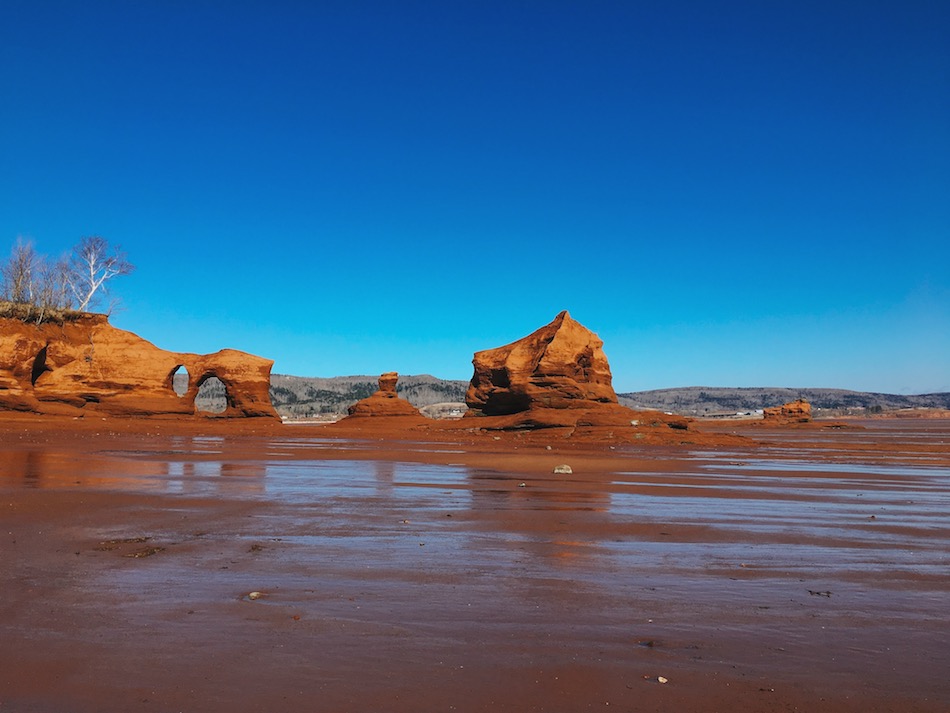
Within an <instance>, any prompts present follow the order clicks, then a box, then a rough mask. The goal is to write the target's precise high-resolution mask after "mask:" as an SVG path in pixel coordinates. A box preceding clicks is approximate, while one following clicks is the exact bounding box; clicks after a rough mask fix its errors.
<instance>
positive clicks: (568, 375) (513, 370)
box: [465, 311, 689, 429]
mask: <svg viewBox="0 0 950 713" xmlns="http://www.w3.org/2000/svg"><path fill="white" fill-rule="evenodd" d="M603 346H604V343H603V342H602V341H601V340H600V338H599V337H598V336H597V335H596V334H594V333H593V332H592V331H590V330H589V329H587V328H586V327H585V326H584V325H582V324H580V323H579V322H577V321H575V320H573V319H571V316H570V315H569V314H568V313H567V312H566V311H565V312H561V313H560V314H559V315H558V316H557V317H555V318H554V321H553V322H551V323H550V324H547V325H545V326H543V327H541V328H540V329H538V330H537V331H535V332H532V333H531V334H529V335H528V336H527V337H524V338H522V339H519V340H518V341H516V342H512V343H511V344H507V345H505V346H503V347H498V348H496V349H486V350H484V351H480V352H477V353H476V354H475V357H474V359H473V360H472V364H473V365H474V367H475V373H474V375H473V376H472V381H471V383H470V384H469V387H468V391H467V393H466V395H465V403H466V404H467V405H468V407H469V412H468V414H467V416H468V417H470V418H472V417H474V418H477V419H478V422H479V424H480V425H481V426H482V427H484V428H501V429H525V428H556V427H577V426H592V427H602V426H603V427H618V428H624V429H630V428H639V429H644V428H655V427H663V428H665V427H670V428H676V429H686V428H688V424H689V421H688V419H685V418H681V417H678V416H670V415H668V414H663V413H660V412H657V411H650V412H639V411H634V410H632V409H629V408H626V407H625V406H621V405H620V404H618V403H617V394H616V393H614V389H613V385H612V383H611V381H612V379H611V374H610V365H609V364H608V363H607V357H606V356H605V354H604V350H603ZM478 417H480V418H478Z"/></svg>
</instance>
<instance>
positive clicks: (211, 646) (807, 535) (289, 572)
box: [0, 415, 950, 713]
mask: <svg viewBox="0 0 950 713" xmlns="http://www.w3.org/2000/svg"><path fill="white" fill-rule="evenodd" d="M848 425H849V426H854V427H850V428H841V429H830V428H822V427H821V426H820V425H813V427H809V428H792V427H789V428H770V429H763V428H756V427H754V426H752V425H750V424H741V423H716V424H703V425H701V428H703V429H705V430H713V431H716V432H719V433H722V434H731V433H733V432H734V433H736V434H737V435H739V436H744V437H745V439H746V440H741V439H734V440H732V441H730V440H729V439H726V438H724V439H723V445H719V446H710V445H706V446H677V447H647V446H637V445H629V444H627V445H624V444H614V445H611V444H609V443H607V442H606V441H603V442H602V441H596V442H595V441H593V440H590V441H584V440H583V439H582V440H570V439H565V438H564V437H563V436H562V435H559V434H558V433H556V432H551V433H549V434H533V435H531V436H526V435H524V434H520V435H519V434H513V433H500V434H490V433H472V432H469V431H464V430H451V429H439V428H432V429H430V430H412V429H408V430H407V429H400V428H395V427H394V428H390V429H388V430H387V429H386V428H380V427H378V426H377V425H376V424H373V425H372V427H370V426H368V425H364V426H360V427H357V426H351V427H347V426H345V425H343V426H336V427H327V426H313V425H311V426H305V425H301V426H289V425H283V426H282V425H279V424H268V423H263V422H261V423H234V422H219V421H195V422H177V421H135V420H125V421H121V420H118V419H108V420H98V419H96V420H93V419H82V420H73V419H55V418H51V417H35V416H27V415H22V416H16V415H4V416H3V417H2V418H0V574H2V582H3V584H2V587H3V596H2V597H0V639H2V646H0V711H17V712H21V711H28V712H44V713H46V712H62V711H70V712H75V713H87V712H92V711H97V712H103V711H109V712H111V711H156V712H157V711H162V712H164V711H206V712H217V711H228V712H229V713H243V712H245V711H246V712H251V711H275V710H283V711H396V712H398V711H489V710H491V711H565V712H567V711H587V710H606V711H616V710H620V711H699V712H703V711H725V710H738V711H795V710H797V711H809V712H821V711H828V712H829V713H830V712H831V711H836V712H837V711H855V712H856V711H862V712H866V711H920V712H931V711H932V712H934V713H937V712H941V713H942V712H945V711H947V710H950V682H948V677H947V671H948V670H950V644H948V642H950V614H948V612H950V421H948V420H939V419H934V420H926V421H923V420H914V421H910V420H907V421H904V420H896V419H895V420H879V421H862V422H849V423H848ZM560 464H568V465H570V466H571V468H572V470H573V473H571V474H569V475H555V474H554V473H553V472H552V471H553V469H554V466H556V465H560ZM661 679H662V680H663V681H665V682H661Z"/></svg>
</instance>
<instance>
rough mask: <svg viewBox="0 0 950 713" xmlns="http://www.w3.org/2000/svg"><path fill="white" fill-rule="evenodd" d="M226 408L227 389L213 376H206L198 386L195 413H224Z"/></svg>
mask: <svg viewBox="0 0 950 713" xmlns="http://www.w3.org/2000/svg"><path fill="white" fill-rule="evenodd" d="M227 408H228V389H227V387H226V386H225V385H224V382H223V381H221V379H219V378H218V377H216V376H215V375H214V374H208V375H207V376H205V377H204V378H203V379H202V380H201V382H199V384H198V395H197V396H196V397H195V411H198V412H201V413H224V412H225V411H226V410H227Z"/></svg>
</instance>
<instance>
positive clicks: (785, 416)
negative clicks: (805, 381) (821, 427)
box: [762, 399, 811, 423]
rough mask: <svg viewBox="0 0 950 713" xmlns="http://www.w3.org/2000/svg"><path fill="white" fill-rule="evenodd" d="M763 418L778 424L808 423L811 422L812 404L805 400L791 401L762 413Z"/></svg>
mask: <svg viewBox="0 0 950 713" xmlns="http://www.w3.org/2000/svg"><path fill="white" fill-rule="evenodd" d="M762 418H763V419H765V420H766V421H772V422H777V423H807V422H808V421H811V404H810V403H808V402H807V401H805V399H797V400H796V401H790V402H788V403H787V404H782V405H781V406H773V407H771V408H767V409H764V410H763V411H762Z"/></svg>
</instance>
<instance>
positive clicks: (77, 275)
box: [68, 235, 135, 312]
mask: <svg viewBox="0 0 950 713" xmlns="http://www.w3.org/2000/svg"><path fill="white" fill-rule="evenodd" d="M134 270H135V266H134V265H133V264H132V263H130V262H129V261H128V260H126V258H125V253H123V252H122V251H121V250H120V249H119V247H118V246H115V247H113V246H111V245H109V241H107V240H106V239H105V238H102V237H100V236H98V235H92V236H89V237H85V238H83V239H82V240H80V241H79V244H78V245H77V246H76V247H75V248H73V253H72V255H71V257H70V260H69V279H68V282H69V287H70V290H71V291H72V293H73V296H74V297H75V299H76V308H77V309H78V310H79V311H80V312H85V311H86V310H88V308H89V305H90V304H91V303H92V302H93V298H95V297H97V293H98V294H99V295H100V296H101V294H102V293H104V292H106V291H107V290H106V283H107V282H108V281H109V280H111V279H112V278H114V277H119V276H120V275H128V274H130V273H131V272H133V271H134Z"/></svg>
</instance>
